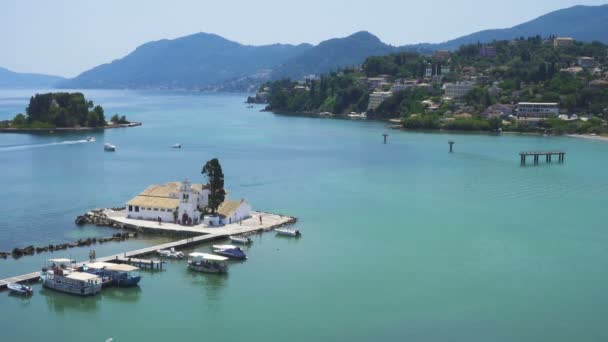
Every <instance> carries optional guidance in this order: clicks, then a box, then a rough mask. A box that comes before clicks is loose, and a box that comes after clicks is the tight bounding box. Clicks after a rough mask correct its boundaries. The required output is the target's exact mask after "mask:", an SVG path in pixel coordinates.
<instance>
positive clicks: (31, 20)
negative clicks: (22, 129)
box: [0, 0, 607, 77]
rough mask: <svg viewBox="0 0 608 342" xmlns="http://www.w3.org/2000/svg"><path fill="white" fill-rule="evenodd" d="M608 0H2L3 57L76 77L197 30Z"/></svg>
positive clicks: (433, 27) (422, 21)
mask: <svg viewBox="0 0 608 342" xmlns="http://www.w3.org/2000/svg"><path fill="white" fill-rule="evenodd" d="M606 2H607V0H602V1H599V0H598V1H594V0H578V1H577V0H508V1H505V0H500V1H493V0H485V1H483V0H460V1H454V0H434V1H409V0H385V1H383V0H375V1H373V0H363V1H362V0H351V1H342V0H299V1H288V0H247V1H231V0H220V1H218V0H213V1H207V0H171V1H159V0H145V1H134V0H131V1H129V0H97V1H93V0H91V1H89V0H52V1H49V0H38V1H35V0H2V1H1V3H0V47H1V49H0V51H1V52H0V66H2V67H6V68H8V69H11V70H14V71H20V72H39V73H47V74H56V75H62V76H70V77H71V76H75V75H77V74H79V73H80V72H82V71H84V70H87V69H89V68H91V67H94V66H96V65H99V64H102V63H107V62H110V61H112V60H114V59H118V58H121V57H123V56H125V55H126V54H128V53H129V52H131V51H133V50H134V49H135V48H136V47H137V46H138V45H140V44H142V43H145V42H148V41H151V40H159V39H163V38H176V37H180V36H184V35H188V34H192V33H196V32H201V31H202V32H211V33H216V34H219V35H221V36H224V37H226V38H228V39H231V40H235V41H238V42H240V43H245V44H254V45H260V44H270V43H276V42H280V43H302V42H307V43H313V44H315V43H318V42H319V41H322V40H325V39H328V38H334V37H342V36H347V35H349V34H351V33H353V32H356V31H360V30H367V31H370V32H372V33H373V34H375V35H377V36H378V37H379V38H380V39H381V40H383V41H384V42H386V43H389V44H393V45H403V44H409V43H418V42H441V41H445V40H448V39H452V38H456V37H459V36H462V35H465V34H469V33H472V32H475V31H479V30H483V29H489V28H503V27H511V26H513V25H516V24H519V23H522V22H524V21H527V20H530V19H533V18H535V17H537V16H539V15H542V14H545V13H547V12H550V11H553V10H556V9H560V8H564V7H569V6H573V5H600V4H604V3H606Z"/></svg>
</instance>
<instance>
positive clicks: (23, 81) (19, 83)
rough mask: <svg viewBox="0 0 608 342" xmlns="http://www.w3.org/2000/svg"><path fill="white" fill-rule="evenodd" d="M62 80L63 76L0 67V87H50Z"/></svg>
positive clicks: (63, 79)
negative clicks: (20, 71) (28, 72)
mask: <svg viewBox="0 0 608 342" xmlns="http://www.w3.org/2000/svg"><path fill="white" fill-rule="evenodd" d="M62 81H65V78H63V77H59V76H50V75H42V74H26V73H19V72H14V71H10V70H8V69H5V68H2V67H0V88H26V87H48V88H52V87H54V86H55V85H57V84H58V83H59V82H62Z"/></svg>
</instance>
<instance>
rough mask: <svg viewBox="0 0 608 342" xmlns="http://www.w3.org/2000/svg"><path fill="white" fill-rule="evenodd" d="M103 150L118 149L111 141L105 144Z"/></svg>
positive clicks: (112, 150)
mask: <svg viewBox="0 0 608 342" xmlns="http://www.w3.org/2000/svg"><path fill="white" fill-rule="evenodd" d="M103 150H104V151H106V152H114V151H116V146H114V145H112V144H110V143H105V144H104V145H103Z"/></svg>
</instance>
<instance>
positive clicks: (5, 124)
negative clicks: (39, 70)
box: [0, 92, 141, 132]
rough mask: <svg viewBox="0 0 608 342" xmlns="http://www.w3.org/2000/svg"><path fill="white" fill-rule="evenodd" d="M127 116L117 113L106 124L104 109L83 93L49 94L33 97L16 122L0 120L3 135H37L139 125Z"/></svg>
mask: <svg viewBox="0 0 608 342" xmlns="http://www.w3.org/2000/svg"><path fill="white" fill-rule="evenodd" d="M139 125H141V123H139V122H130V121H128V120H127V118H126V116H124V115H123V116H119V115H118V114H114V115H113V116H112V118H111V119H110V121H109V122H108V121H106V117H105V112H104V109H103V107H102V106H100V105H95V104H94V103H93V101H90V100H87V99H86V98H85V97H84V95H83V94H82V93H79V92H75V93H66V92H58V93H46V94H36V95H34V96H32V97H31V98H30V103H29V105H28V106H27V108H26V114H23V113H19V114H17V115H15V117H14V118H13V120H7V121H0V132H34V131H51V130H66V131H71V130H94V129H106V128H116V127H131V126H139Z"/></svg>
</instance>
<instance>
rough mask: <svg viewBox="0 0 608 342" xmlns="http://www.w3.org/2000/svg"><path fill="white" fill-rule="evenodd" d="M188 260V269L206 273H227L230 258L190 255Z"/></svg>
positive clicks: (201, 254)
mask: <svg viewBox="0 0 608 342" xmlns="http://www.w3.org/2000/svg"><path fill="white" fill-rule="evenodd" d="M188 256H189V257H190V258H189V259H188V268H190V269H191V270H194V271H198V272H205V273H226V272H227V271H228V264H227V263H226V261H227V260H228V258H226V257H223V256H220V255H214V254H208V253H198V252H194V253H190V254H188Z"/></svg>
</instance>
